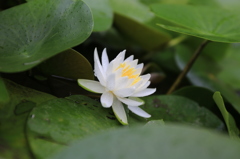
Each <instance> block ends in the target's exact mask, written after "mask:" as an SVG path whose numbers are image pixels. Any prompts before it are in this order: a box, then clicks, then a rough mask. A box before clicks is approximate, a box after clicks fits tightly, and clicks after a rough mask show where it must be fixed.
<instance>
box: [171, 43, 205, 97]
mask: <svg viewBox="0 0 240 159" xmlns="http://www.w3.org/2000/svg"><path fill="white" fill-rule="evenodd" d="M209 42H210V41H209V40H204V41H203V42H202V43H201V45H200V46H199V47H198V48H197V50H196V51H195V53H194V54H193V56H192V57H191V59H190V60H189V62H188V63H187V65H186V66H185V68H184V70H183V71H182V72H181V74H180V75H179V76H178V77H177V79H176V81H175V82H174V83H173V85H172V86H171V88H170V89H169V90H168V92H167V94H171V93H172V92H173V91H174V90H175V89H176V88H177V87H178V85H179V84H180V83H181V82H182V79H183V78H184V77H185V76H186V74H187V73H188V71H189V70H190V69H191V67H192V65H193V64H194V62H195V61H196V59H197V58H198V56H199V55H200V53H201V51H202V50H203V49H204V47H205V46H206V45H207V44H208V43H209Z"/></svg>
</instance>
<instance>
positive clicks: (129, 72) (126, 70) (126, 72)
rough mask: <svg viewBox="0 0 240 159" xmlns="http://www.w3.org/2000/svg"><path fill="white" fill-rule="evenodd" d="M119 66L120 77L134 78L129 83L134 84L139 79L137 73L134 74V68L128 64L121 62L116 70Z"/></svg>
mask: <svg viewBox="0 0 240 159" xmlns="http://www.w3.org/2000/svg"><path fill="white" fill-rule="evenodd" d="M120 68H123V70H122V75H121V77H125V76H127V77H128V78H129V79H132V78H134V81H133V82H132V84H131V85H134V84H136V83H137V82H139V81H140V80H141V78H140V77H139V74H134V73H135V72H136V69H135V68H133V67H131V66H130V65H127V64H126V63H121V64H120V65H119V66H118V68H117V69H116V70H118V69H120Z"/></svg>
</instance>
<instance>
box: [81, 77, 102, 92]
mask: <svg viewBox="0 0 240 159" xmlns="http://www.w3.org/2000/svg"><path fill="white" fill-rule="evenodd" d="M84 81H86V80H85V79H78V80H77V82H78V85H79V86H80V87H82V88H83V89H85V90H87V91H89V92H93V93H98V92H95V91H93V90H91V89H89V88H87V86H86V85H84V84H82V83H81V82H84Z"/></svg>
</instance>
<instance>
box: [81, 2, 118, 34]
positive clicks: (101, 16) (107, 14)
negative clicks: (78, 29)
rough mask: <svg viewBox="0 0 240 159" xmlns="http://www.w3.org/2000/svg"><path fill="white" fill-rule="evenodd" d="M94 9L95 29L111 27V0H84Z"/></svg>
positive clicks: (102, 29)
mask: <svg viewBox="0 0 240 159" xmlns="http://www.w3.org/2000/svg"><path fill="white" fill-rule="evenodd" d="M83 1H84V2H85V3H86V4H87V5H88V6H89V7H90V8H91V10H92V14H93V21H94V27H93V31H95V32H96V31H105V30H107V29H109V28H110V27H111V25H112V21H113V11H112V8H111V6H110V3H109V0H97V1H96V0H83Z"/></svg>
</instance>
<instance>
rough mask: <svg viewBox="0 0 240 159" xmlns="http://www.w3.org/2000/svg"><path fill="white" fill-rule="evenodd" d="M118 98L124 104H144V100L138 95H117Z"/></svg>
mask: <svg viewBox="0 0 240 159" xmlns="http://www.w3.org/2000/svg"><path fill="white" fill-rule="evenodd" d="M117 98H118V100H120V101H121V102H123V103H124V104H126V105H128V106H140V105H143V104H144V101H143V100H141V99H140V98H137V97H132V98H121V97H117Z"/></svg>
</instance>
